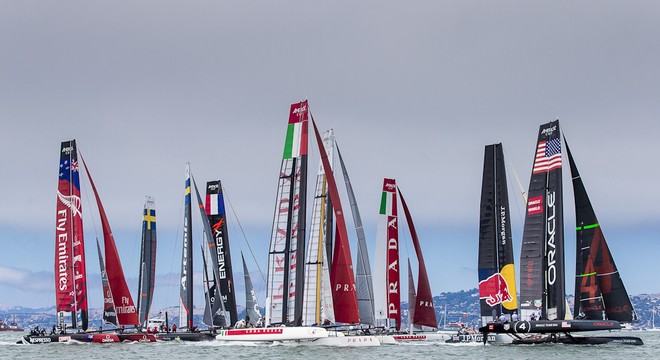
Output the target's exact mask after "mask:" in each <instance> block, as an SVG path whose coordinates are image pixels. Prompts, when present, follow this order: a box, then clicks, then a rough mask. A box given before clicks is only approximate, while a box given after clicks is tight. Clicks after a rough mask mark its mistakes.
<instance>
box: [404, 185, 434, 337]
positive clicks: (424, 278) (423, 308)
mask: <svg viewBox="0 0 660 360" xmlns="http://www.w3.org/2000/svg"><path fill="white" fill-rule="evenodd" d="M397 191H398V192H399V197H400V198H401V205H402V206H403V213H404V214H405V215H406V221H407V222H408V229H409V230H410V237H411V238H412V242H413V246H414V247H415V254H416V255H417V264H418V271H417V274H418V280H417V286H418V288H417V294H416V296H415V307H414V309H415V314H414V317H413V324H415V325H423V326H428V327H432V328H437V327H438V320H437V318H436V317H435V307H434V306H433V294H432V293H431V285H430V284H429V276H428V274H427V272H426V264H425V263H424V255H423V254H422V246H421V245H420V244H419V238H418V237H417V231H416V230H415V224H414V223H413V220H412V216H411V215H410V211H409V210H408V205H406V200H405V199H404V198H403V193H401V189H399V188H398V187H397ZM408 266H410V264H408Z"/></svg>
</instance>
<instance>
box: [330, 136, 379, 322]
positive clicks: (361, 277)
mask: <svg viewBox="0 0 660 360" xmlns="http://www.w3.org/2000/svg"><path fill="white" fill-rule="evenodd" d="M337 155H338V156H339V163H340V164H341V171H342V174H343V175H344V183H345V184H346V192H347V194H348V200H349V203H350V205H351V214H352V215H353V223H354V224H355V231H356V232H357V240H358V249H357V264H356V269H355V285H356V287H357V301H358V310H359V313H360V323H362V324H366V325H375V322H374V287H373V283H372V280H371V265H370V264H369V251H368V250H367V240H366V237H365V235H364V228H363V226H362V218H361V217H360V210H359V208H358V206H357V200H356V199H355V194H354V193H353V186H351V180H350V179H349V177H348V171H347V170H346V165H344V159H343V158H342V156H341V152H340V151H339V145H337Z"/></svg>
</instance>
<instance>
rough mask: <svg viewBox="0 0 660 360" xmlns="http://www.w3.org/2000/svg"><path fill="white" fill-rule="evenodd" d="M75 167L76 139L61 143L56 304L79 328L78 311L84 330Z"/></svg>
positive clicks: (80, 227)
mask: <svg viewBox="0 0 660 360" xmlns="http://www.w3.org/2000/svg"><path fill="white" fill-rule="evenodd" d="M78 170H79V167H78V152H77V149H76V141H75V140H70V141H64V142H62V146H61V148H60V166H59V179H58V184H57V211H56V225H55V304H56V310H57V311H58V312H71V320H72V325H73V328H77V327H78V325H77V324H78V321H77V316H76V313H77V312H78V311H80V317H81V321H82V328H83V330H86V329H87V317H88V315H87V314H88V308H87V307H88V306H87V272H86V270H85V241H84V237H83V222H82V203H81V201H80V174H79V172H78Z"/></svg>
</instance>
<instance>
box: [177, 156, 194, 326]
mask: <svg viewBox="0 0 660 360" xmlns="http://www.w3.org/2000/svg"><path fill="white" fill-rule="evenodd" d="M190 196H191V195H190V163H187V164H186V182H185V192H184V199H185V200H184V215H183V249H182V252H181V286H180V288H179V324H180V325H181V327H182V328H188V330H192V328H193V314H192V310H193V289H192V276H193V254H192V253H193V251H192V212H191V197H190Z"/></svg>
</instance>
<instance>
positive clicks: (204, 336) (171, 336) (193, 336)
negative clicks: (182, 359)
mask: <svg viewBox="0 0 660 360" xmlns="http://www.w3.org/2000/svg"><path fill="white" fill-rule="evenodd" d="M156 338H157V339H158V340H162V341H172V340H178V341H211V340H215V334H211V333H209V332H171V333H159V334H156Z"/></svg>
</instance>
